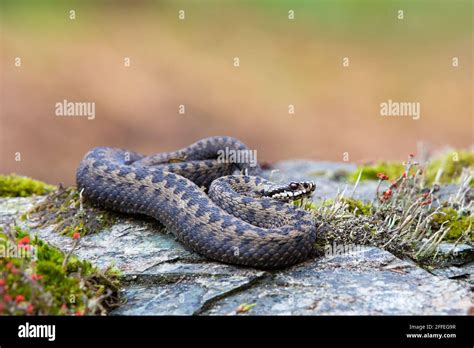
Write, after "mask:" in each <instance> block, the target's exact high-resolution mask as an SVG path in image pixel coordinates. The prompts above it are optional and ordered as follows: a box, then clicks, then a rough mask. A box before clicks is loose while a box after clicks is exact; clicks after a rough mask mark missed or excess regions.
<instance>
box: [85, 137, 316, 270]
mask: <svg viewBox="0 0 474 348" xmlns="http://www.w3.org/2000/svg"><path fill="white" fill-rule="evenodd" d="M248 151H250V150H249V148H248V147H247V146H246V145H245V144H244V143H242V142H241V141H240V140H238V139H235V138H232V137H229V136H212V137H208V138H204V139H201V140H198V141H197V142H195V143H193V144H191V145H189V146H187V147H184V148H181V149H179V150H176V151H171V152H162V153H156V154H152V155H148V156H146V155H143V154H140V153H137V152H133V151H128V150H125V149H119V148H114V147H95V148H93V149H91V150H90V151H89V152H88V153H87V154H86V155H85V156H84V158H83V159H82V160H81V161H80V164H79V166H78V169H77V172H76V183H77V187H78V190H80V192H81V194H82V197H83V198H84V199H85V201H88V202H90V203H91V204H92V205H94V206H98V207H101V208H105V209H109V210H112V211H116V212H120V213H126V214H135V215H146V216H149V217H151V218H153V219H156V220H158V221H159V222H160V223H161V224H162V225H164V227H165V228H166V230H167V231H168V232H170V233H172V234H173V235H174V237H175V238H176V239H177V240H178V241H179V242H180V243H181V244H183V245H184V246H185V248H187V249H190V250H192V251H194V252H196V253H198V254H200V255H202V256H204V257H206V258H209V259H211V260H214V261H217V262H221V263H225V264H232V265H239V266H247V267H254V268H260V269H276V268H282V267H287V266H290V265H294V264H296V263H299V262H302V261H304V260H306V259H308V258H309V257H310V256H311V255H312V251H313V248H314V244H315V241H316V235H317V226H318V225H317V223H316V221H315V220H316V219H315V217H314V215H313V214H312V213H311V212H310V211H309V210H306V209H304V208H303V207H301V205H300V206H298V205H297V204H295V201H298V200H303V199H305V198H308V197H310V196H311V195H312V194H313V192H314V190H315V184H314V182H311V181H309V182H308V181H296V182H295V181H292V182H289V183H284V184H280V183H274V182H272V181H270V180H268V179H266V178H264V176H263V174H262V172H263V170H262V168H261V166H260V165H259V164H258V163H256V161H253V163H252V161H249V160H248V156H247V160H242V158H244V159H245V156H240V157H241V158H240V161H237V160H236V159H235V158H234V157H236V156H234V157H232V156H227V157H226V156H223V154H225V153H227V154H237V153H240V154H245V153H248Z"/></svg>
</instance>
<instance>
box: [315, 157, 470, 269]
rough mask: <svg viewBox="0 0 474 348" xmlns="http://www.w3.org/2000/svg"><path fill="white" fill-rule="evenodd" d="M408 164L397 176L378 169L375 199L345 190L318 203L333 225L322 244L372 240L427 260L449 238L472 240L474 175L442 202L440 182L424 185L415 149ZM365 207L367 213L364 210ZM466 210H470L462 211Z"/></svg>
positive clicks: (318, 211)
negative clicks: (359, 197) (358, 197)
mask: <svg viewBox="0 0 474 348" xmlns="http://www.w3.org/2000/svg"><path fill="white" fill-rule="evenodd" d="M403 168H404V171H403V173H402V174H401V175H399V176H398V177H396V178H393V179H391V178H390V177H389V176H388V175H386V174H385V173H383V172H379V173H378V174H377V178H378V183H377V188H376V192H375V200H374V201H373V202H372V204H364V203H363V202H361V201H355V200H353V199H352V198H350V199H347V198H345V197H343V194H342V195H337V197H336V199H335V200H334V201H333V202H332V203H331V204H329V205H328V204H322V205H320V206H319V207H317V208H316V209H315V213H316V215H317V216H318V219H319V220H321V219H322V220H323V221H325V222H326V224H327V225H328V226H329V227H330V228H326V229H324V233H322V237H321V238H322V240H323V242H322V243H319V244H320V245H323V244H324V242H327V243H329V244H331V243H333V242H339V243H341V244H348V243H354V244H369V245H375V246H379V247H381V248H385V249H387V250H389V251H391V252H393V253H395V254H398V255H399V256H409V257H411V258H413V259H416V260H418V261H423V262H425V261H426V262H428V261H429V258H430V257H433V258H434V257H435V256H436V255H437V250H438V249H437V248H438V246H439V244H440V243H441V242H443V241H445V240H452V239H453V238H456V243H459V242H462V241H465V242H471V241H472V239H473V238H472V227H473V225H474V217H473V216H472V215H471V214H470V210H466V207H470V204H471V203H470V202H467V201H468V200H469V197H468V193H469V183H470V181H471V179H472V176H470V175H469V174H465V175H464V177H463V180H462V183H461V186H460V188H459V190H458V192H457V194H456V196H455V197H451V198H450V199H449V200H448V202H440V200H439V198H438V193H439V191H440V186H439V184H437V183H436V182H434V183H433V184H432V185H430V186H426V185H425V183H426V180H425V176H424V170H423V168H421V167H420V165H419V163H418V162H417V161H416V160H415V156H414V155H413V154H410V155H409V157H408V160H407V161H406V162H404V163H403ZM360 175H361V173H359V177H360ZM357 183H358V181H357ZM356 186H357V184H356ZM355 189H356V187H354V190H353V192H352V195H351V197H352V196H353V194H354V192H355ZM354 207H356V208H355V209H354ZM460 209H462V210H460ZM361 210H363V211H364V212H365V213H364V214H361V213H360V211H361ZM466 211H467V212H468V213H467V215H466V216H464V215H462V214H465V213H466ZM445 216H446V217H445ZM454 229H456V233H455V234H453V231H454ZM431 260H432V259H431Z"/></svg>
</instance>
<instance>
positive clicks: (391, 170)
mask: <svg viewBox="0 0 474 348" xmlns="http://www.w3.org/2000/svg"><path fill="white" fill-rule="evenodd" d="M361 169H362V175H361V177H360V181H364V180H378V178H377V174H378V173H384V174H385V175H387V176H388V177H389V178H390V179H395V178H396V177H399V176H400V175H402V174H403V171H404V170H405V168H404V167H403V165H402V164H401V163H399V162H378V163H376V164H374V165H365V166H360V167H359V168H358V169H357V170H356V171H354V172H353V173H351V174H350V175H349V181H350V182H353V183H354V182H356V181H357V178H358V177H359V172H360V170H361Z"/></svg>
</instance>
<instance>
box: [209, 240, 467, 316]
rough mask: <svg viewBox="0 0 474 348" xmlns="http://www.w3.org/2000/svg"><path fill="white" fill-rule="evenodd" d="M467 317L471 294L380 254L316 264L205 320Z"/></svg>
mask: <svg viewBox="0 0 474 348" xmlns="http://www.w3.org/2000/svg"><path fill="white" fill-rule="evenodd" d="M241 303H254V304H256V305H255V307H254V308H252V310H251V311H249V312H248V314H252V315H273V314H282V315H288V314H291V315H295V314H296V315H319V314H325V315H327V314H330V315H342V314H344V315H347V314H350V315H352V314H354V315H355V314H359V315H373V314H390V315H409V314H424V315H425V314H426V315H428V314H437V315H440V314H466V313H467V310H468V308H469V306H470V303H471V294H470V292H469V290H468V289H467V288H465V287H463V286H460V285H459V284H457V283H455V282H453V281H450V280H448V279H445V278H442V277H436V276H433V275H432V274H430V273H429V272H427V271H425V270H422V269H420V268H418V267H416V266H414V265H413V264H412V263H409V262H405V261H402V260H400V259H397V258H396V257H395V256H393V255H392V254H390V253H388V252H386V251H383V250H380V249H377V248H360V250H358V251H356V252H353V253H350V254H345V255H337V256H334V257H324V258H322V259H319V260H312V261H308V262H306V263H303V264H301V265H297V266H294V267H292V268H290V269H288V270H284V271H280V272H277V273H275V274H274V275H273V276H272V277H271V278H267V279H265V280H264V281H262V282H260V283H259V284H257V285H255V286H254V287H252V288H251V289H249V290H247V291H244V292H240V293H237V294H234V295H231V296H228V297H226V298H223V299H221V300H219V301H217V302H216V303H215V304H214V305H213V307H212V308H211V309H209V310H208V311H206V312H205V314H221V315H222V314H235V308H237V307H238V306H239V304H241Z"/></svg>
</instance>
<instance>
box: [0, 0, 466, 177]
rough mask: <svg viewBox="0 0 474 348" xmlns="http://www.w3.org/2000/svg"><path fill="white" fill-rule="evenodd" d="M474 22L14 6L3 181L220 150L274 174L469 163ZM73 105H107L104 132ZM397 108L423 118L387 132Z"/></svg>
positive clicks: (379, 12)
mask: <svg viewBox="0 0 474 348" xmlns="http://www.w3.org/2000/svg"><path fill="white" fill-rule="evenodd" d="M472 6H473V2H472V1H470V0H466V1H460V0H444V1H438V0H429V1H420V0H416V1H415V0H409V1H381V0H371V1H363V0H353V1H349V0H345V1H338V0H333V1H329V0H327V1H316V0H314V1H297V0H296V1H295V0H292V1H289V0H287V1H270V0H266V1H263V0H254V1H236V0H226V1H218V0H213V1H210V0H201V1H192V0H189V1H18V0H16V1H1V19H0V20H1V31H2V51H1V66H2V76H1V81H2V97H1V98H2V99H1V104H2V105H1V119H0V126H1V132H0V135H1V163H0V164H1V168H0V172H16V173H19V174H26V175H30V176H34V177H35V178H38V179H42V180H45V181H48V182H51V183H57V182H63V183H67V184H71V183H73V182H74V172H75V168H76V166H77V164H78V162H79V161H80V159H81V158H82V156H83V155H84V154H85V153H86V152H87V151H88V150H89V149H90V148H91V147H93V146H99V145H106V146H117V147H123V148H128V149H131V150H135V151H139V152H143V153H153V152H159V151H167V150H172V149H176V148H180V147H182V146H185V145H187V144H189V143H191V142H193V141H195V140H197V139H199V138H201V137H205V136H210V135H217V134H224V135H231V136H234V137H237V138H240V139H242V140H243V141H244V142H246V143H247V144H248V145H249V146H250V147H251V148H252V149H257V150H258V159H259V161H275V160H279V159H289V158H310V159H321V160H336V161H341V160H342V159H343V153H344V152H347V153H348V154H349V159H350V160H351V161H356V162H360V161H366V160H377V159H403V158H405V157H406V154H408V153H411V152H414V151H416V148H417V143H418V142H420V141H421V142H424V143H425V144H427V145H428V146H429V147H430V148H431V149H433V150H435V149H438V148H440V147H443V146H445V145H450V146H453V147H457V148H462V147H463V148H465V147H468V146H470V145H471V144H472V143H473V134H474V133H473V131H474V127H473V126H474V120H473V105H472V96H473V83H472V82H473V81H472V72H473V61H472V49H473V30H472ZM70 10H74V11H75V13H76V19H74V20H71V19H69V11H70ZM180 10H184V11H185V16H186V19H185V20H179V18H178V11H180ZM290 10H292V11H294V14H295V19H294V20H289V19H288V11H290ZM398 10H403V11H404V19H403V20H399V19H398V18H397V16H398ZM16 57H20V58H21V62H22V65H21V67H15V64H14V63H15V58H16ZM125 57H130V59H131V66H130V67H124V58H125ZM234 57H239V59H240V67H238V68H236V67H234V66H233V63H234ZM344 57H348V58H349V62H350V65H349V66H348V67H343V64H342V62H343V58H344ZM453 57H458V59H459V66H458V67H453V66H452V59H453ZM63 99H67V100H68V101H93V102H95V103H96V117H95V119H94V120H87V119H86V118H80V117H76V118H66V117H57V116H55V104H56V103H57V102H62V100H63ZM388 99H391V100H394V101H407V102H419V103H420V104H421V118H420V119H419V120H416V121H415V120H413V119H411V118H409V117H388V118H387V117H381V116H380V103H382V102H385V101H387V100H388ZM290 104H293V105H294V107H295V113H294V114H289V113H288V105H290ZM179 105H184V106H185V109H186V113H185V114H184V115H183V114H180V113H179ZM17 152H19V153H21V161H15V154H16V153H17Z"/></svg>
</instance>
